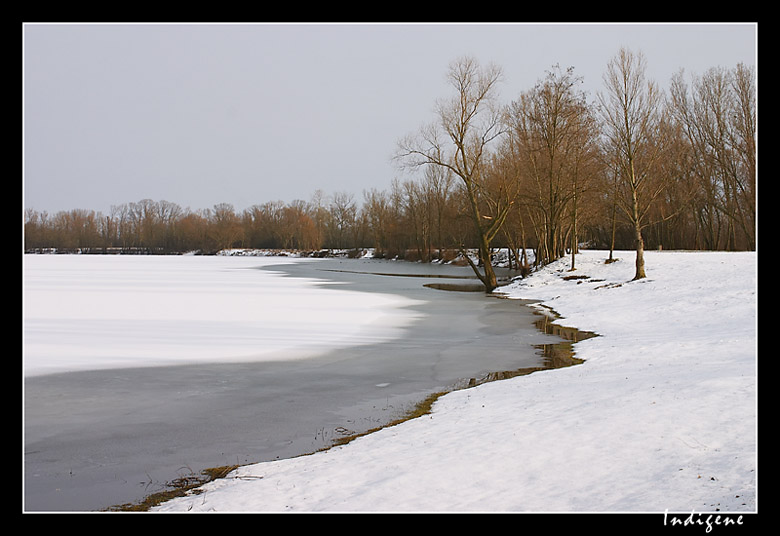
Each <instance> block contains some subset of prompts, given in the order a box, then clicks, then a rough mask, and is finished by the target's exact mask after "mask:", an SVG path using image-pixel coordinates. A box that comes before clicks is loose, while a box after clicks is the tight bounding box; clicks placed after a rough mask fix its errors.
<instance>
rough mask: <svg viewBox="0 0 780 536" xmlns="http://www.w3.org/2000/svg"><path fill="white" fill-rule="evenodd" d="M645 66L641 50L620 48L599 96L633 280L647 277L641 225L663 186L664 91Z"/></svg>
mask: <svg viewBox="0 0 780 536" xmlns="http://www.w3.org/2000/svg"><path fill="white" fill-rule="evenodd" d="M645 69H646V65H645V58H644V55H643V54H642V53H641V52H640V53H637V54H634V53H632V52H631V51H629V50H627V49H624V48H623V49H621V50H620V51H619V52H618V54H617V55H616V56H615V57H614V58H613V59H612V60H611V61H610V62H609V64H608V65H607V71H606V73H605V75H604V83H605V86H606V92H605V93H602V94H600V95H599V103H600V112H601V116H602V118H603V120H604V129H605V135H606V145H607V150H608V151H609V152H611V153H612V156H613V158H614V162H615V163H616V166H617V173H618V177H619V181H618V182H619V186H621V187H622V188H621V191H622V194H623V195H622V196H620V197H619V198H618V204H619V206H620V207H621V208H622V209H623V211H624V213H625V215H626V216H627V217H628V220H629V222H630V223H631V225H632V228H633V230H634V239H635V245H636V272H635V275H634V279H642V278H644V277H646V274H645V260H644V239H643V238H642V228H643V226H644V224H645V217H646V216H647V213H648V210H649V208H650V206H651V204H652V202H653V201H654V200H655V199H656V198H657V197H658V195H660V194H661V192H662V191H663V189H664V186H665V185H664V183H663V181H662V180H661V178H660V177H658V176H657V174H654V170H655V167H656V164H657V163H658V160H659V158H660V156H661V155H662V153H663V151H662V142H663V138H662V137H661V136H659V134H658V133H659V130H660V129H661V127H662V124H663V96H662V94H661V92H660V91H659V89H658V88H657V87H656V85H655V84H654V83H652V82H650V81H647V80H646V78H645Z"/></svg>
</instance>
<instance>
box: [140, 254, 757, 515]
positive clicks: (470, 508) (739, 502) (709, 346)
mask: <svg viewBox="0 0 780 536" xmlns="http://www.w3.org/2000/svg"><path fill="white" fill-rule="evenodd" d="M617 257H618V259H619V260H618V262H615V263H612V264H605V263H604V260H605V259H606V252H603V251H583V252H582V253H581V254H579V255H578V256H577V259H576V260H577V265H576V267H577V270H576V271H575V272H569V271H568V269H569V262H570V260H569V259H561V260H560V261H558V262H556V263H553V264H551V265H549V266H547V267H545V268H544V269H543V270H541V271H539V272H537V273H535V274H534V275H533V276H531V277H529V278H527V279H525V280H520V281H517V282H515V283H512V284H511V285H509V286H507V287H503V288H502V289H501V290H500V291H501V293H503V294H504V295H505V296H506V297H508V298H522V299H533V300H539V301H540V302H541V303H540V304H539V305H540V306H543V307H549V308H551V309H553V310H554V311H555V312H556V313H557V314H558V315H560V317H561V318H560V320H558V322H557V323H560V324H563V325H569V326H573V327H576V328H578V329H580V330H588V331H594V332H596V333H598V334H599V335H600V336H599V337H595V338H591V339H587V340H586V341H582V342H579V343H577V344H576V346H575V351H576V354H577V357H578V358H580V359H584V360H585V363H584V364H582V365H579V366H576V367H569V368H565V369H558V370H551V371H544V372H535V373H534V374H531V375H529V376H522V377H517V378H513V379H509V380H503V381H499V382H492V383H487V384H483V385H481V386H478V387H475V388H472V389H466V390H462V391H455V392H452V393H449V394H447V395H445V396H443V397H442V398H440V399H439V400H438V401H437V402H436V404H435V405H434V407H433V410H432V412H431V414H430V415H426V416H424V417H420V418H417V419H413V420H411V421H407V422H405V423H403V424H400V425H397V426H394V427H390V428H385V429H382V430H380V431H378V432H374V433H372V434H370V435H368V436H364V437H361V438H359V439H357V440H355V441H353V442H351V443H349V444H347V445H344V446H340V447H334V448H332V449H330V450H327V451H324V452H320V453H316V454H313V455H309V456H303V457H299V458H293V459H287V460H279V461H275V462H267V463H259V464H253V465H248V466H244V467H240V468H238V469H237V470H235V471H233V472H232V473H231V474H229V475H228V476H227V477H226V478H223V479H219V480H216V481H213V482H211V483H209V484H206V485H204V486H203V487H201V488H200V489H198V490H197V491H196V492H194V493H191V494H190V495H189V496H186V497H182V498H178V499H174V500H171V501H169V502H167V503H164V504H162V505H161V506H159V507H157V508H155V509H154V511H160V512H176V511H182V512H186V511H206V512H209V511H212V512H214V511H222V512H246V511H250V512H284V511H298V512H318V511H319V512H661V513H662V512H665V511H670V512H692V511H696V512H706V511H718V512H741V513H742V512H744V513H748V512H755V511H757V372H756V369H757V366H758V364H757V297H758V295H757V293H758V288H757V273H756V272H757V253H755V252H748V253H717V252H713V253H710V252H707V253H704V252H672V251H664V252H647V253H646V260H647V272H648V277H647V279H645V280H640V281H630V279H631V278H632V276H633V253H632V252H617ZM570 275H576V276H578V277H577V278H576V279H575V278H569V277H567V276H570Z"/></svg>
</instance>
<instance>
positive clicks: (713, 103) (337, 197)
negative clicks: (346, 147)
mask: <svg viewBox="0 0 780 536" xmlns="http://www.w3.org/2000/svg"><path fill="white" fill-rule="evenodd" d="M645 69H646V66H645V59H644V56H643V55H642V54H641V53H633V52H631V51H629V50H626V49H621V50H620V51H619V53H618V54H617V55H616V56H615V57H614V58H613V59H612V60H611V61H610V63H609V64H608V66H607V69H606V72H605V74H604V77H603V79H604V91H603V92H601V93H599V94H598V95H597V96H596V98H595V99H593V100H591V101H589V100H588V96H587V95H586V93H585V92H583V91H582V90H581V89H580V88H579V85H580V84H581V82H582V80H581V79H580V78H579V77H578V76H576V75H575V73H574V70H573V69H561V68H560V67H558V66H553V67H552V68H551V70H550V71H549V72H547V73H546V76H544V77H543V78H541V79H540V80H539V81H538V82H537V84H536V85H535V86H534V87H533V88H530V89H528V90H527V91H524V92H522V93H521V94H520V95H519V97H518V98H517V99H516V100H514V101H512V102H511V103H509V104H508V105H503V104H501V103H499V102H498V99H497V93H496V91H497V87H498V84H499V82H500V80H501V69H500V68H498V67H495V66H492V65H490V66H485V67H483V66H481V65H479V64H478V63H477V62H476V61H475V60H473V59H472V58H461V59H458V60H456V61H455V62H453V64H452V65H451V66H450V69H449V71H448V80H449V81H450V82H451V85H452V88H453V95H452V96H451V98H450V99H448V100H447V99H445V100H442V101H441V102H440V103H437V114H436V121H434V122H433V123H432V124H430V125H427V126H424V127H422V128H421V129H420V130H419V132H417V133H415V134H413V135H410V136H407V137H405V138H403V139H401V140H400V141H399V144H398V147H397V151H396V158H397V160H398V163H399V165H400V167H402V168H404V169H407V170H410V171H412V172H413V174H412V175H411V176H410V177H409V178H406V179H396V180H394V181H393V182H392V184H391V185H389V188H388V189H387V190H377V189H372V190H367V191H364V192H363V193H362V194H363V195H362V199H357V198H356V197H355V195H354V194H353V193H348V192H339V193H334V194H332V195H325V193H323V192H321V191H318V192H315V193H314V195H313V196H312V198H311V199H310V200H308V201H301V200H296V201H293V202H291V203H286V202H282V201H266V202H263V203H262V204H257V205H253V206H251V207H249V208H247V209H245V210H243V211H236V210H235V209H234V208H233V206H232V205H230V204H226V203H222V204H218V205H215V206H214V207H212V208H209V209H200V210H195V211H193V210H190V209H183V208H182V207H181V206H179V205H177V204H176V203H173V202H168V201H154V200H150V199H144V200H141V201H138V202H130V203H126V204H122V205H119V206H114V207H112V208H111V211H110V213H109V214H103V213H100V212H95V211H92V210H87V209H74V210H70V211H62V212H58V213H57V214H54V215H49V214H47V213H45V212H43V213H40V212H37V211H34V210H31V209H28V210H26V211H25V221H24V247H25V249H26V250H27V251H31V250H36V249H43V248H59V249H74V248H108V247H113V248H146V249H149V250H154V251H159V252H165V253H179V252H185V251H193V250H200V251H203V252H213V251H218V250H221V249H226V248H256V249H298V250H319V249H323V248H326V249H327V248H338V249H350V248H366V247H371V248H374V249H375V251H376V254H377V255H378V256H386V257H401V258H414V259H417V260H422V261H430V260H433V259H437V258H442V257H443V256H444V255H452V252H457V251H459V250H462V249H464V248H474V249H477V250H478V251H479V256H480V265H484V264H488V265H489V264H490V263H489V262H487V263H485V262H484V261H485V260H486V259H488V258H489V255H490V252H491V250H492V248H495V247H506V248H509V249H510V251H513V252H516V256H515V257H514V260H513V262H514V263H516V266H518V267H527V266H528V263H529V260H528V259H526V258H525V257H524V254H523V253H524V252H525V251H526V250H529V249H530V250H533V252H534V255H533V256H532V260H533V261H532V262H533V263H535V264H537V265H543V264H546V263H549V262H551V261H553V260H556V259H559V258H561V257H563V256H565V255H566V254H567V253H572V254H573V253H575V252H576V250H577V247H578V244H582V243H587V244H588V245H589V246H590V247H593V248H599V249H608V250H610V251H612V250H614V249H636V251H637V261H636V262H637V275H636V277H637V278H641V277H644V260H643V255H642V252H643V251H644V249H645V248H650V249H657V248H666V249H691V250H755V248H756V225H757V223H756V201H757V191H756V180H757V168H756V150H757V145H756V121H757V116H756V114H757V110H756V95H757V81H756V73H755V70H754V68H752V67H746V66H744V65H742V64H739V65H737V66H736V67H734V68H732V69H727V68H723V67H713V68H711V69H709V70H708V71H706V72H705V73H704V74H702V75H694V76H691V77H690V83H689V82H688V81H686V76H685V73H683V72H682V71H680V72H679V73H678V74H676V75H675V76H674V77H673V78H672V80H671V81H670V86H669V88H668V89H667V90H666V91H662V90H661V89H660V88H659V87H658V86H657V85H656V84H655V83H654V82H653V81H650V80H647V79H646V77H645ZM574 267H575V266H574V256H573V255H572V269H574ZM474 268H475V271H477V270H476V268H477V267H476V266H474ZM477 273H478V275H480V278H481V279H483V282H484V283H485V285H486V287H487V288H489V287H490V286H491V285H494V281H491V280H490V277H489V274H488V273H487V272H486V271H485V272H483V273H479V272H477Z"/></svg>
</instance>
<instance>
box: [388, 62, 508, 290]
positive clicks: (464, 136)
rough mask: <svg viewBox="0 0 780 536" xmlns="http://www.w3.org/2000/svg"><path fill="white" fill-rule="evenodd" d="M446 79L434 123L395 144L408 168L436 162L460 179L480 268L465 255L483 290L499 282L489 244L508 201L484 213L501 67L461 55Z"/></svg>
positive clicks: (496, 126)
mask: <svg viewBox="0 0 780 536" xmlns="http://www.w3.org/2000/svg"><path fill="white" fill-rule="evenodd" d="M447 79H448V81H449V83H450V85H451V86H452V88H453V89H454V90H455V94H454V95H453V96H452V98H450V99H449V100H445V101H442V102H440V103H439V104H438V106H437V115H438V122H437V123H435V124H433V125H430V126H428V127H424V128H423V129H421V131H420V133H419V135H417V136H414V137H407V138H404V139H403V140H401V141H400V142H399V148H398V153H397V158H399V160H400V161H401V162H402V163H403V164H404V165H407V166H412V167H419V166H436V167H439V168H444V169H446V170H449V171H451V172H452V173H453V174H454V175H455V176H456V177H458V178H459V179H460V182H461V185H462V186H463V189H464V191H465V194H466V197H467V199H468V205H469V216H470V218H471V221H472V224H473V227H474V231H475V232H476V236H477V242H478V244H477V247H478V251H479V257H480V261H481V262H480V264H482V266H483V271H481V270H480V269H479V267H478V266H477V265H476V264H475V263H474V262H473V261H472V260H471V259H470V258H469V257H468V255H466V258H467V259H468V262H469V264H470V265H471V267H472V269H473V270H474V273H475V274H476V275H477V277H478V278H479V279H480V281H482V283H483V284H484V286H485V290H486V292H492V291H493V290H494V289H495V288H496V287H497V286H498V283H497V280H496V274H495V271H494V270H493V266H492V264H491V259H490V243H491V241H492V239H493V238H494V237H495V236H496V234H497V233H498V231H499V230H500V229H501V226H502V225H503V223H504V220H505V219H506V216H507V214H508V212H509V209H510V208H511V205H509V206H507V205H506V204H501V205H494V207H495V209H496V211H495V212H494V213H492V214H487V213H483V210H484V207H485V206H487V205H486V204H485V203H483V200H484V198H485V197H486V195H487V194H488V192H487V190H486V188H485V185H484V174H483V165H484V162H485V159H486V158H487V151H488V148H489V145H490V144H491V142H493V141H494V140H495V139H496V138H498V137H499V136H500V135H501V134H502V121H501V112H500V109H499V107H498V106H497V105H496V101H495V100H496V97H497V95H496V92H497V86H498V83H499V81H500V79H501V69H500V68H498V67H496V66H492V65H491V66H487V67H484V68H483V67H481V66H480V65H479V63H478V62H477V61H476V60H475V59H474V58H468V57H465V58H461V59H458V60H456V61H455V62H453V63H452V64H451V65H450V68H449V72H448V75H447Z"/></svg>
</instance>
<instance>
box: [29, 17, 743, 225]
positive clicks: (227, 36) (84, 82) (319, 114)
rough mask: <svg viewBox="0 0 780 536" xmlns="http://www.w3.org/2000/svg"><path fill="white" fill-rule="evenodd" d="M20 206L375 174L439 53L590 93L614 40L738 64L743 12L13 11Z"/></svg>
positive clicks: (656, 72) (297, 186)
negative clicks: (574, 83) (573, 15)
mask: <svg viewBox="0 0 780 536" xmlns="http://www.w3.org/2000/svg"><path fill="white" fill-rule="evenodd" d="M23 34H24V43H23V44H24V50H23V53H24V58H23V59H24V62H23V63H24V123H23V127H24V146H23V147H24V162H23V163H24V194H23V195H24V197H23V205H24V208H32V209H35V210H38V211H48V212H49V213H55V212H57V211H59V210H70V209H74V208H84V209H92V210H97V211H102V212H104V213H108V212H109V210H110V207H111V206H112V205H120V204H122V203H127V202H135V201H140V200H142V199H153V200H156V201H159V200H166V201H170V202H173V203H177V204H179V205H181V206H182V207H183V208H191V209H193V210H197V209H203V208H212V207H213V206H214V205H216V204H219V203H230V204H231V205H233V206H234V208H235V209H236V210H237V211H241V210H243V209H245V208H247V207H249V206H251V205H253V204H261V203H264V202H266V201H275V200H281V201H284V202H290V201H293V200H295V199H303V200H306V201H308V200H310V199H311V196H312V194H313V193H314V192H315V191H316V190H322V191H323V192H324V193H325V194H333V193H335V192H349V193H352V194H354V195H355V198H356V200H358V201H359V200H362V197H363V191H364V190H368V189H370V188H377V189H379V190H386V189H389V187H390V184H391V181H392V180H393V178H395V177H399V178H406V177H407V175H404V174H403V173H402V172H400V171H398V170H397V169H396V167H395V166H394V165H393V163H392V162H391V156H392V154H393V151H394V150H395V147H396V142H397V141H398V139H400V138H401V137H403V136H405V135H406V134H409V133H413V132H414V131H416V130H417V129H418V128H419V127H420V126H421V125H422V124H424V123H428V122H430V121H432V120H433V119H434V116H433V115H432V112H433V106H434V104H435V101H436V100H437V99H440V98H444V97H448V96H450V95H451V94H452V92H451V89H450V87H449V86H448V85H447V84H446V81H445V78H444V77H445V74H446V72H447V67H448V65H449V64H450V63H451V62H452V61H453V60H455V59H457V58H458V57H461V56H464V55H470V56H474V57H476V58H477V59H478V60H479V61H480V62H481V63H483V64H487V63H491V62H492V63H495V64H497V65H499V66H501V67H502V68H503V70H504V75H505V76H504V82H503V83H502V85H501V98H502V100H503V101H504V102H510V101H512V100H514V99H516V98H517V97H518V95H519V94H520V93H521V92H522V91H525V90H528V89H530V88H531V87H533V85H534V84H535V83H536V82H537V81H538V80H539V79H540V78H543V77H544V75H545V72H546V70H548V69H549V68H550V67H551V66H552V65H554V64H560V65H561V67H569V66H572V67H574V70H575V73H576V74H578V75H580V76H582V77H583V78H584V81H585V89H586V90H588V91H590V92H591V93H595V92H596V91H600V90H601V89H602V75H603V73H604V71H605V67H606V64H607V62H608V61H609V60H610V59H611V58H612V57H613V56H614V55H615V54H616V53H617V51H618V50H619V48H620V47H621V46H625V47H628V48H630V49H632V50H633V51H641V52H642V53H644V55H645V56H646V58H647V62H648V76H649V77H650V78H652V79H654V80H655V81H656V82H658V83H659V84H660V85H661V86H663V87H668V82H669V79H670V78H671V76H672V75H673V74H674V73H676V72H677V71H678V70H680V69H685V71H686V72H687V73H692V74H703V73H704V71H706V70H707V69H709V68H711V67H718V66H720V67H726V68H733V67H735V66H736V65H737V64H738V63H745V64H749V65H756V52H757V41H756V39H757V35H756V34H757V26H756V25H754V24H716V25H712V24H697V25H688V24H674V25H660V24H652V25H640V24H628V25H623V24H620V25H618V24H608V25H599V24H583V25H580V24H561V25H541V24H532V25H524V24H492V25H482V24H480V25H477V24H457V25H449V24H446V25H445V24H435V25H428V24H425V25H424V24H413V25H406V24H389V25H387V24H346V25H342V24H303V25H296V24H272V25H266V24H249V25H245V24H239V25H215V24H200V25H140V24H134V25H118V24H87V25H73V24H67V25H61V24H40V25H39V24H28V25H25V26H24V29H23Z"/></svg>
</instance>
